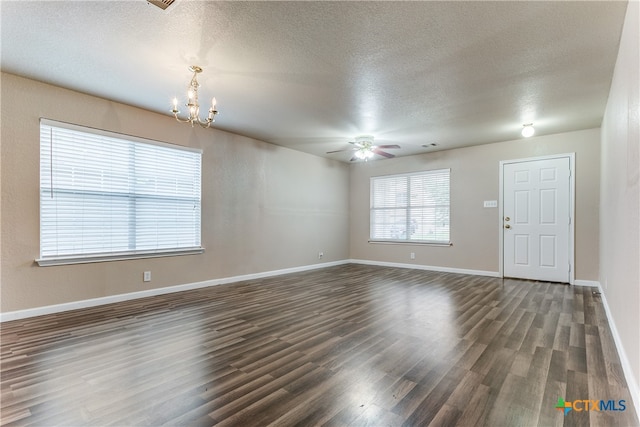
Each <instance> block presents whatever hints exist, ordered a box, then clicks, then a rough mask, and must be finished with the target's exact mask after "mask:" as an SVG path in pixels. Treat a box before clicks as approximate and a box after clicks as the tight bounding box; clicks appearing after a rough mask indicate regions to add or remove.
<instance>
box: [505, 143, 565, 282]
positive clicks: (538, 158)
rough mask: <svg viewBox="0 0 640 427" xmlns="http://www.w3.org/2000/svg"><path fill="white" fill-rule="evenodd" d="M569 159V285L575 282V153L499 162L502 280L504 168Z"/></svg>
mask: <svg viewBox="0 0 640 427" xmlns="http://www.w3.org/2000/svg"><path fill="white" fill-rule="evenodd" d="M563 158H569V171H570V175H569V218H570V221H571V225H570V227H569V268H570V269H571V270H570V271H569V284H570V285H573V284H574V282H575V272H576V268H575V227H576V225H575V224H576V222H575V206H576V191H575V190H576V172H575V170H576V168H575V165H576V153H566V154H553V155H549V156H539V157H527V158H524V159H512V160H501V161H500V172H499V177H500V178H499V194H498V230H499V231H498V235H499V240H498V252H499V254H498V274H499V275H500V277H502V278H504V229H503V228H502V226H503V221H502V218H503V217H504V166H505V165H507V164H511V163H522V162H533V161H537V160H552V159H563Z"/></svg>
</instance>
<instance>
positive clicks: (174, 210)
mask: <svg viewBox="0 0 640 427" xmlns="http://www.w3.org/2000/svg"><path fill="white" fill-rule="evenodd" d="M201 157H202V153H201V151H200V150H193V149H189V148H184V147H179V146H173V145H170V144H164V143H160V142H155V141H149V140H143V139H140V138H135V137H130V136H126V135H120V134H114V133H110V132H106V131H100V130H95V129H89V128H84V127H80V126H75V125H70V124H66V123H59V122H54V121H51V120H45V119H41V121H40V259H39V260H37V261H38V263H39V264H40V265H54V264H68V263H78V262H91V261H104V260H112V259H123V258H136V257H149V256H165V255H175V254H185V253H201V252H202V251H203V249H202V248H201V246H200V210H201V209H200V206H201V199H200V180H201Z"/></svg>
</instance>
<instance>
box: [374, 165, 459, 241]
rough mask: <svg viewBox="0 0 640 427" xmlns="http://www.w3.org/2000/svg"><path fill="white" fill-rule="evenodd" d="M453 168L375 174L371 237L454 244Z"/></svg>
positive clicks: (375, 239) (385, 239)
mask: <svg viewBox="0 0 640 427" xmlns="http://www.w3.org/2000/svg"><path fill="white" fill-rule="evenodd" d="M449 175H450V169H441V170H433V171H427V172H419V173H412V174H403V175H388V176H378V177H372V178H371V218H370V227H371V228H370V239H371V241H379V242H385V241H389V242H413V243H435V244H447V245H448V244H450V240H449Z"/></svg>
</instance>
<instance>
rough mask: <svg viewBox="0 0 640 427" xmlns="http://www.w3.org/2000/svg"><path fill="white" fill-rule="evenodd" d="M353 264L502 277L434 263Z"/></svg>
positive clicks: (482, 271)
mask: <svg viewBox="0 0 640 427" xmlns="http://www.w3.org/2000/svg"><path fill="white" fill-rule="evenodd" d="M349 261H350V262H351V263H353V264H365V265H378V266H380V267H398V268H411V269H414V270H428V271H438V272H440V273H458V274H469V275H471V276H488V277H501V276H500V273H498V272H497V271H484V270H468V269H466V268H452V267H437V266H433V265H421V264H404V263H398V262H384V261H369V260H365V259H351V260H349Z"/></svg>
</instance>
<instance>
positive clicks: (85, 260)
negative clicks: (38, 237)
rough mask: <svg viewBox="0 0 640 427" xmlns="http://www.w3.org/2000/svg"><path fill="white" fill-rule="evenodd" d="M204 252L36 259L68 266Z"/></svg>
mask: <svg viewBox="0 0 640 427" xmlns="http://www.w3.org/2000/svg"><path fill="white" fill-rule="evenodd" d="M203 252H204V248H187V249H171V250H166V251H154V252H119V253H113V254H92V255H77V256H59V257H46V258H40V259H36V262H37V263H38V265H39V266H40V267H49V266H53V265H68V264H88V263H92V262H107V261H122V260H130V259H141V258H159V257H168V256H180V255H198V254H201V253H203Z"/></svg>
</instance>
